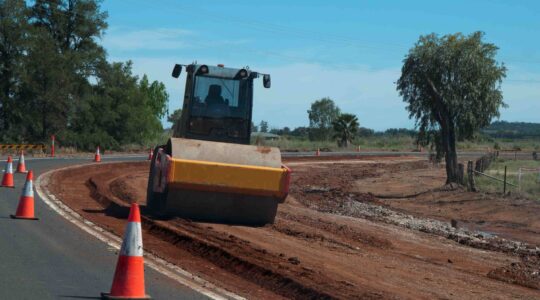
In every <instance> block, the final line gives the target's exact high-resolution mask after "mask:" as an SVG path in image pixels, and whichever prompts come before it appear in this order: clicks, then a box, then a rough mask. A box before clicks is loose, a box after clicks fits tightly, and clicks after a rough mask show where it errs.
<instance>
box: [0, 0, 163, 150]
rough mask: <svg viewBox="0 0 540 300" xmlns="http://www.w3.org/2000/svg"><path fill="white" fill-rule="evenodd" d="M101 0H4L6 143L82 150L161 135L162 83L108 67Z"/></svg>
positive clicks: (0, 23)
mask: <svg viewBox="0 0 540 300" xmlns="http://www.w3.org/2000/svg"><path fill="white" fill-rule="evenodd" d="M100 4H101V1H100V0H69V1H68V0H35V1H24V0H2V1H0V143H25V142H28V143H35V142H48V141H49V139H50V136H51V135H56V137H57V140H58V141H59V143H60V144H61V145H63V146H74V147H77V148H79V149H87V150H91V149H95V147H96V146H98V145H99V146H101V147H102V148H105V149H111V148H120V146H123V145H127V144H144V143H145V142H147V141H151V140H152V139H155V137H156V136H158V135H161V134H162V132H163V128H162V125H161V122H160V118H161V117H163V116H164V114H165V111H166V107H167V101H168V95H167V92H166V90H165V86H164V85H163V83H161V82H158V81H153V82H151V81H150V80H149V79H148V78H147V77H146V76H143V77H142V78H139V77H138V76H135V75H134V74H133V73H132V66H131V62H126V63H120V62H109V61H107V57H106V51H105V49H103V47H102V46H101V45H100V44H99V42H100V40H101V37H102V36H103V34H104V32H105V29H106V28H107V21H106V19H107V13H106V12H104V11H101V9H100Z"/></svg>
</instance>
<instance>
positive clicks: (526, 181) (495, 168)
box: [475, 158, 540, 200]
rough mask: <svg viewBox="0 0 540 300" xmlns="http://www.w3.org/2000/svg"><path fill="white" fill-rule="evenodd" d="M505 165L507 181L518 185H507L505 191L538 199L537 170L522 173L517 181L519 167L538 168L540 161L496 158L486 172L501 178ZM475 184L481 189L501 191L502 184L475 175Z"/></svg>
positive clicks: (539, 183) (539, 193)
mask: <svg viewBox="0 0 540 300" xmlns="http://www.w3.org/2000/svg"><path fill="white" fill-rule="evenodd" d="M505 166H506V167H507V171H506V172H507V173H506V175H507V177H506V178H507V180H508V182H511V183H514V184H516V185H519V186H520V187H512V186H507V191H510V192H512V193H519V194H522V195H524V196H527V197H531V198H535V199H539V200H540V182H539V179H540V178H539V174H538V172H534V173H522V176H521V182H520V181H519V168H530V169H535V168H536V169H539V168H540V161H534V160H507V159H501V158H499V159H497V160H496V161H494V162H493V163H492V164H491V166H490V167H489V169H488V170H486V172H485V173H486V174H488V175H491V176H494V177H497V178H500V179H503V178H504V167H505ZM475 179H476V185H477V187H478V188H479V189H480V190H481V191H486V192H497V193H502V191H503V184H502V183H501V182H497V181H495V180H492V179H490V178H487V177H485V176H481V175H480V176H476V177H475Z"/></svg>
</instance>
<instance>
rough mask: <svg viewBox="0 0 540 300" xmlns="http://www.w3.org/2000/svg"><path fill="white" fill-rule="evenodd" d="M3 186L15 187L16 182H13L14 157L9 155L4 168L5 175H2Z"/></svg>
mask: <svg viewBox="0 0 540 300" xmlns="http://www.w3.org/2000/svg"><path fill="white" fill-rule="evenodd" d="M1 186H2V187H9V188H14V187H15V184H14V183H13V159H11V156H8V158H7V163H6V169H5V170H4V177H2V185H1Z"/></svg>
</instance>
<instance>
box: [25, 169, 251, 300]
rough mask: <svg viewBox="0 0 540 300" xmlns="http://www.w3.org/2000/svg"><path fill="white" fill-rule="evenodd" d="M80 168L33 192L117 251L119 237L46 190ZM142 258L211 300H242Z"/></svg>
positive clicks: (42, 182)
mask: <svg viewBox="0 0 540 300" xmlns="http://www.w3.org/2000/svg"><path fill="white" fill-rule="evenodd" d="M82 166H85V165H81V164H78V165H74V166H69V167H64V168H59V169H54V170H50V171H47V172H45V173H43V174H41V175H40V176H39V177H38V178H37V179H36V180H35V182H34V185H35V189H36V192H37V193H38V195H39V197H40V199H41V200H42V201H43V202H45V204H47V205H48V206H49V207H50V208H51V209H52V210H53V211H55V212H56V213H58V214H59V215H60V216H62V217H64V218H65V219H66V220H68V221H70V222H71V223H73V224H74V225H75V226H77V227H79V228H80V229H81V230H83V231H85V232H86V233H88V234H90V235H92V236H93V237H95V238H97V239H98V240H100V241H102V242H104V243H105V244H107V245H108V246H109V247H111V248H114V249H116V250H119V249H120V246H121V244H122V238H121V237H119V236H117V235H115V234H113V233H111V232H109V231H107V230H105V229H103V228H102V227H100V226H98V225H97V224H95V223H93V222H91V221H89V220H87V219H85V218H83V217H82V216H81V215H80V214H78V213H77V212H75V211H74V210H72V209H71V208H70V207H69V206H67V205H66V204H64V203H63V202H62V201H60V200H59V199H58V198H56V196H55V195H53V194H52V193H51V192H50V191H49V190H48V189H47V186H48V183H49V179H50V177H51V176H52V174H54V173H55V172H58V171H64V170H68V169H76V168H80V167H82ZM144 258H145V261H144V263H145V264H146V265H147V266H148V267H150V268H152V269H154V270H155V271H157V272H159V273H161V274H163V275H165V276H167V277H169V278H171V279H173V280H174V281H176V282H178V283H180V284H182V285H184V286H186V287H188V288H190V289H192V290H194V291H196V292H199V293H200V294H202V295H204V296H207V297H209V298H211V299H215V300H221V299H237V300H244V299H245V298H243V297H241V296H239V295H236V294H234V293H232V292H229V291H226V290H225V289H222V288H220V287H218V286H216V285H214V284H213V283H210V282H208V281H206V280H204V279H203V278H201V277H198V276H196V275H194V274H192V273H190V272H188V271H186V270H184V269H182V268H181V267H179V266H177V265H174V264H172V263H170V262H168V261H166V260H164V259H161V258H159V257H157V256H155V255H153V254H151V253H148V252H145V253H144Z"/></svg>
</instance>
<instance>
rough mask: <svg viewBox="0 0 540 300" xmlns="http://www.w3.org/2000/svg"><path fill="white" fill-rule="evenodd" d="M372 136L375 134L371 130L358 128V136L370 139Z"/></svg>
mask: <svg viewBox="0 0 540 300" xmlns="http://www.w3.org/2000/svg"><path fill="white" fill-rule="evenodd" d="M374 134H375V130H373V129H371V128H366V127H360V128H358V136H361V137H370V136H373V135H374Z"/></svg>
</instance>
